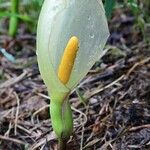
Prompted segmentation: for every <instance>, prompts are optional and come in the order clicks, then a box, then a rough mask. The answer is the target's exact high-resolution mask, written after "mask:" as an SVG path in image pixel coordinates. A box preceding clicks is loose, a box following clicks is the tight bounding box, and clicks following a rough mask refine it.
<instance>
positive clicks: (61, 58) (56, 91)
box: [37, 0, 109, 150]
mask: <svg viewBox="0 0 150 150" xmlns="http://www.w3.org/2000/svg"><path fill="white" fill-rule="evenodd" d="M108 36H109V30H108V24H107V19H106V16H105V11H104V8H103V4H102V2H101V0H92V1H91V0H82V1H79V0H57V1H56V0H45V1H44V3H43V6H42V10H41V13H40V16H39V21H38V27H37V60H38V65H39V70H40V73H41V76H42V78H43V80H44V83H45V84H46V86H47V90H48V93H49V96H50V99H51V102H50V115H51V122H52V126H53V129H54V131H55V133H56V135H57V137H58V140H59V149H60V150H63V149H65V147H66V142H67V141H68V139H69V137H70V135H71V134H72V132H73V118H72V112H71V107H70V103H69V100H68V97H69V94H70V92H71V91H72V90H73V89H74V88H75V87H76V86H77V84H78V83H79V81H80V80H81V79H83V78H84V76H85V75H86V74H87V73H88V71H89V70H90V68H91V67H92V66H93V65H94V63H95V62H96V61H97V60H99V59H100V58H101V57H102V56H103V55H104V54H105V52H106V51H104V50H103V48H104V46H105V44H106V41H107V38H108Z"/></svg>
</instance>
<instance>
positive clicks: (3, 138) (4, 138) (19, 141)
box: [0, 135, 26, 145]
mask: <svg viewBox="0 0 150 150" xmlns="http://www.w3.org/2000/svg"><path fill="white" fill-rule="evenodd" d="M0 139H1V140H6V141H11V142H14V143H18V144H21V145H26V143H25V142H23V141H21V140H18V139H14V138H10V137H6V136H2V135H0Z"/></svg>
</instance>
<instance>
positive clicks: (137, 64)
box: [126, 57, 150, 77]
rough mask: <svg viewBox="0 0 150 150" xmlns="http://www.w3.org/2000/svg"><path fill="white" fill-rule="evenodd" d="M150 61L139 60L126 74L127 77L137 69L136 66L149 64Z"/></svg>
mask: <svg viewBox="0 0 150 150" xmlns="http://www.w3.org/2000/svg"><path fill="white" fill-rule="evenodd" d="M149 61H150V57H148V58H146V59H144V60H141V61H140V62H137V63H136V64H134V65H133V66H132V67H131V69H130V70H129V71H128V72H127V75H126V76H127V77H128V76H129V75H130V74H131V73H132V72H133V71H134V70H135V69H136V68H137V67H138V66H141V65H144V64H145V63H147V62H149Z"/></svg>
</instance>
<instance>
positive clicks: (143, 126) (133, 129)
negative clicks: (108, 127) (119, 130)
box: [129, 124, 150, 132]
mask: <svg viewBox="0 0 150 150" xmlns="http://www.w3.org/2000/svg"><path fill="white" fill-rule="evenodd" d="M143 128H150V124H145V125H141V126H137V127H132V128H130V129H129V131H130V132H134V131H136V130H141V129H143Z"/></svg>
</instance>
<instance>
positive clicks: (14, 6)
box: [9, 0, 19, 37]
mask: <svg viewBox="0 0 150 150" xmlns="http://www.w3.org/2000/svg"><path fill="white" fill-rule="evenodd" d="M18 7H19V0H11V13H12V16H11V18H10V22H9V35H10V36H12V37H14V36H15V35H16V32H17V27H18V17H17V14H18V11H19V8H18Z"/></svg>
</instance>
